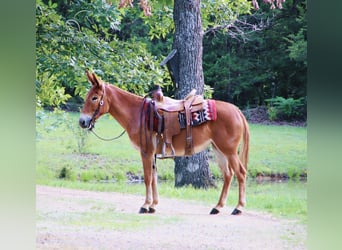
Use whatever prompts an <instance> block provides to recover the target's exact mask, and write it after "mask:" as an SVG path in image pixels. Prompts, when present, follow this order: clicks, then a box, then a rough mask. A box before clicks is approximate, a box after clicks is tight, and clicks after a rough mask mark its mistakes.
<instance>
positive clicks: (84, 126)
mask: <svg viewBox="0 0 342 250" xmlns="http://www.w3.org/2000/svg"><path fill="white" fill-rule="evenodd" d="M78 123H79V125H80V126H81V127H82V128H86V127H87V126H86V121H85V120H84V119H82V118H80V120H79V121H78Z"/></svg>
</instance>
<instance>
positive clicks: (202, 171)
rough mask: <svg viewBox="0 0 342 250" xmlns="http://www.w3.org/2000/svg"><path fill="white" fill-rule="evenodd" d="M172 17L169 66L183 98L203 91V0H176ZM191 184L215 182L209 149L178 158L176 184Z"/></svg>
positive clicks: (177, 92) (202, 185)
mask: <svg viewBox="0 0 342 250" xmlns="http://www.w3.org/2000/svg"><path fill="white" fill-rule="evenodd" d="M173 20H174V24H175V34H174V41H173V49H174V50H175V51H176V54H175V56H174V57H173V58H172V59H171V62H170V65H171V67H169V68H170V69H171V74H172V76H173V81H174V86H175V97H176V98H177V99H182V98H184V97H185V96H186V95H187V94H188V93H189V92H190V91H191V89H196V90H197V94H203V90H204V78H203V69H202V51H203V48H202V40H203V30H202V19H201V9H200V0H188V1H183V0H174V9H173ZM187 184H192V185H193V186H194V187H204V188H206V187H208V186H209V185H211V184H212V179H211V175H210V172H209V165H208V156H207V151H203V152H200V153H198V154H195V155H192V156H187V157H176V158H175V186H183V185H187Z"/></svg>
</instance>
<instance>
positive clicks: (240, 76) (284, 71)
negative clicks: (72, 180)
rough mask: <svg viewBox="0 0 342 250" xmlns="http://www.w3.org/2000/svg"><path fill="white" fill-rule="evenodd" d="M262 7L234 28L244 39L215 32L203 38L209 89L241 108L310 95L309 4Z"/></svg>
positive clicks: (241, 18)
mask: <svg viewBox="0 0 342 250" xmlns="http://www.w3.org/2000/svg"><path fill="white" fill-rule="evenodd" d="M262 7H263V9H262V10H259V11H257V12H253V14H252V15H246V16H240V17H239V20H240V21H238V22H235V24H234V26H232V27H231V28H230V29H237V30H241V31H244V32H243V35H242V36H241V35H239V33H238V32H234V33H233V32H231V33H229V32H226V31H224V30H212V31H211V32H207V33H206V35H205V37H204V53H203V54H204V58H203V69H204V76H205V82H206V84H208V85H210V86H211V87H213V88H214V90H215V92H214V95H213V96H214V98H217V99H221V100H225V101H229V102H233V103H234V104H237V105H238V106H239V107H242V108H243V107H246V106H251V107H255V106H259V105H265V100H266V99H269V98H273V97H275V96H282V97H284V98H301V97H303V98H305V96H306V80H307V77H306V71H307V66H306V60H307V59H306V1H286V3H285V4H284V6H283V9H282V10H269V9H267V8H266V7H265V6H262ZM246 24H249V26H246ZM242 25H243V26H242ZM246 28H248V29H246ZM303 116H304V115H303Z"/></svg>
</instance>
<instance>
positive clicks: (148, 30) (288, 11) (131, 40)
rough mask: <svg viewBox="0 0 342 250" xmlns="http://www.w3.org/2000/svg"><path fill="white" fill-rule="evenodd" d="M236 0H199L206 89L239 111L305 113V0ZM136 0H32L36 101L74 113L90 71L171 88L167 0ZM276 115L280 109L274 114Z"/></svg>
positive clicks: (126, 84)
mask: <svg viewBox="0 0 342 250" xmlns="http://www.w3.org/2000/svg"><path fill="white" fill-rule="evenodd" d="M246 2H247V1H245V0H240V1H207V0H203V1H202V2H201V11H202V19H203V22H202V23H203V30H204V36H203V71H204V79H205V84H206V88H205V90H206V91H205V94H206V95H207V96H210V95H212V97H213V98H215V99H220V100H224V101H229V102H232V103H234V104H236V105H238V106H239V107H240V108H242V109H246V108H252V107H257V106H261V105H266V106H268V108H269V111H270V112H269V115H270V116H271V115H272V112H271V111H272V109H276V110H275V111H274V113H273V116H274V117H273V118H277V116H278V118H279V117H282V118H284V119H301V120H304V119H306V71H307V59H306V46H307V21H306V1H305V0H288V1H286V2H285V3H284V4H283V9H272V10H270V7H269V5H262V4H260V9H259V10H252V9H251V3H250V2H248V4H246ZM150 4H151V5H152V15H151V16H145V15H144V13H143V12H142V11H141V10H140V6H139V3H137V2H133V8H129V9H127V8H125V9H119V8H118V7H117V6H118V3H117V2H116V1H113V3H112V2H110V1H103V0H53V1H51V0H49V1H48V0H37V5H36V6H37V7H36V20H37V21H36V35H37V39H36V51H37V80H36V90H37V105H38V106H40V107H46V108H49V107H63V108H69V109H75V110H77V108H78V106H79V105H80V104H81V103H82V97H83V96H84V94H85V93H86V91H87V88H88V87H89V84H88V82H87V81H86V78H85V76H84V71H85V69H86V68H90V69H93V70H94V71H95V72H96V73H97V74H98V75H99V76H100V77H102V78H103V79H104V80H106V81H109V82H111V83H113V84H115V85H118V86H120V87H122V88H124V89H127V90H129V91H132V92H134V93H137V94H141V95H143V94H144V93H146V92H147V91H148V89H149V88H150V86H151V85H153V84H161V85H162V86H164V91H165V92H166V94H167V95H170V96H172V95H173V94H174V92H173V91H174V90H173V86H172V81H171V79H170V76H169V74H168V72H167V70H166V68H162V67H161V66H160V65H159V64H160V62H161V61H162V60H163V59H164V58H165V57H166V56H167V55H168V53H169V52H170V51H171V50H172V41H173V32H174V24H173V20H172V15H173V8H172V1H168V0H165V1H154V2H153V3H150ZM281 112H282V114H281Z"/></svg>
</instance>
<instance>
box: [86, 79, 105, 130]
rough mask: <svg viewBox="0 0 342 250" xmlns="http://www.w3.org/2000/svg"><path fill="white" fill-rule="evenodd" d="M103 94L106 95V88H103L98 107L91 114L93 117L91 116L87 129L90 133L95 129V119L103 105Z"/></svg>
mask: <svg viewBox="0 0 342 250" xmlns="http://www.w3.org/2000/svg"><path fill="white" fill-rule="evenodd" d="M105 93H106V86H104V87H103V94H102V96H101V99H100V102H99V105H98V106H97V108H96V109H95V111H94V113H93V115H92V117H91V120H90V123H89V127H88V129H89V130H90V131H92V129H93V128H94V127H95V118H96V116H97V115H98V114H99V113H100V109H101V107H102V106H103V104H104V101H103V98H104V96H105Z"/></svg>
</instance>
